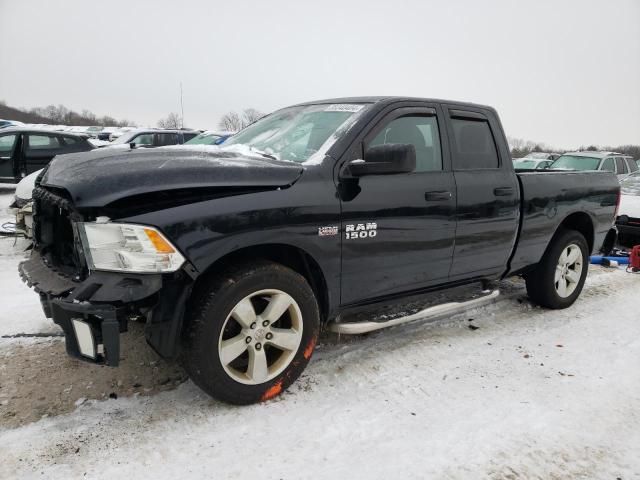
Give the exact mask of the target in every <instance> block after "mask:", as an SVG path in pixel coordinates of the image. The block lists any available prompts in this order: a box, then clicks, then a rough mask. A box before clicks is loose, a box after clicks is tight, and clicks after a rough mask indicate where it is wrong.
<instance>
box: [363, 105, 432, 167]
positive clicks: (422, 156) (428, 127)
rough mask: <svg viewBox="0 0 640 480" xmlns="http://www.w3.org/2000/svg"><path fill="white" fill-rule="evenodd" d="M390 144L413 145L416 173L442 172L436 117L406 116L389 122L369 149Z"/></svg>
mask: <svg viewBox="0 0 640 480" xmlns="http://www.w3.org/2000/svg"><path fill="white" fill-rule="evenodd" d="M390 143H404V144H411V145H413V146H414V147H415V148H416V169H415V171H416V172H432V171H438V170H442V153H441V150H440V133H439V131H438V121H437V119H436V117H435V116H406V117H400V118H396V119H395V120H392V121H391V122H389V123H388V124H387V125H385V127H384V128H383V129H382V130H380V132H378V134H377V135H376V136H375V138H374V139H373V140H371V141H370V142H369V144H368V145H367V146H366V147H367V148H370V147H375V146H377V145H386V144H390Z"/></svg>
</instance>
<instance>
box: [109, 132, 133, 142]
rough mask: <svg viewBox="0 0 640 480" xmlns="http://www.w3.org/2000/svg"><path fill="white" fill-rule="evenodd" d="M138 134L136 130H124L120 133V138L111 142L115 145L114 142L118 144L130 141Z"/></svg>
mask: <svg viewBox="0 0 640 480" xmlns="http://www.w3.org/2000/svg"><path fill="white" fill-rule="evenodd" d="M137 134H138V132H136V131H133V132H124V133H123V134H122V135H120V136H119V137H118V138H116V139H115V140H114V141H113V142H111V144H112V145H114V144H118V143H129V142H130V141H131V139H132V138H133V137H134V136H135V135H137Z"/></svg>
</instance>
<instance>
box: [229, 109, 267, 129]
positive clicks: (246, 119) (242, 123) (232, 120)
mask: <svg viewBox="0 0 640 480" xmlns="http://www.w3.org/2000/svg"><path fill="white" fill-rule="evenodd" d="M262 117H264V113H262V112H260V111H259V110H256V109H255V108H245V109H244V110H243V111H242V115H240V114H238V113H237V112H233V111H231V112H227V113H225V114H224V115H223V116H222V118H220V121H219V122H218V127H220V128H221V129H222V130H226V131H228V132H237V131H239V130H242V129H243V128H244V127H246V126H247V125H251V124H252V123H253V122H255V121H256V120H259V119H261V118H262Z"/></svg>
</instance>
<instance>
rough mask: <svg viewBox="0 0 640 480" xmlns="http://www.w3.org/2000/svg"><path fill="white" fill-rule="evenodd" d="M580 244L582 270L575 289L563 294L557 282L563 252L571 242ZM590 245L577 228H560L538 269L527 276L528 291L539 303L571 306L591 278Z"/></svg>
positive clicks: (549, 306) (551, 306)
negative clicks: (589, 276)
mask: <svg viewBox="0 0 640 480" xmlns="http://www.w3.org/2000/svg"><path fill="white" fill-rule="evenodd" d="M570 245H576V246H578V247H579V248H580V254H581V258H582V270H581V272H580V277H579V280H578V282H576V285H575V290H573V292H572V293H571V294H570V295H568V296H565V297H563V296H561V295H559V293H558V290H557V287H556V285H557V284H558V283H557V282H556V277H555V275H556V268H557V266H558V262H559V260H560V256H561V255H562V254H563V252H564V251H565V250H566V249H567V248H568V247H569V246H570ZM588 252H589V247H588V245H587V241H586V240H585V238H584V236H583V235H582V234H581V233H580V232H577V231H575V230H564V229H563V230H560V231H559V232H558V233H557V234H556V235H555V236H554V238H553V240H552V241H551V244H550V245H549V247H547V251H546V252H545V253H544V256H543V257H542V260H541V261H540V263H538V265H537V266H536V268H535V270H533V271H532V272H530V273H528V274H527V275H526V276H525V280H526V284H527V293H528V294H529V298H530V299H531V300H533V301H534V302H535V303H537V304H539V305H541V306H543V307H547V308H553V309H561V308H567V307H570V306H571V305H572V304H573V303H574V302H575V301H576V299H577V298H578V297H579V296H580V292H582V287H583V286H584V282H585V280H586V278H587V272H588V268H589V254H588Z"/></svg>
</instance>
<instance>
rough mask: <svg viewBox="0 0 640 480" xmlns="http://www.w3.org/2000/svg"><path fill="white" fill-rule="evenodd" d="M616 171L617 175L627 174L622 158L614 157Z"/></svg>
mask: <svg viewBox="0 0 640 480" xmlns="http://www.w3.org/2000/svg"><path fill="white" fill-rule="evenodd" d="M616 169H617V170H618V175H623V174H625V173H629V170H627V165H626V164H625V163H624V158H622V157H616Z"/></svg>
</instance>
